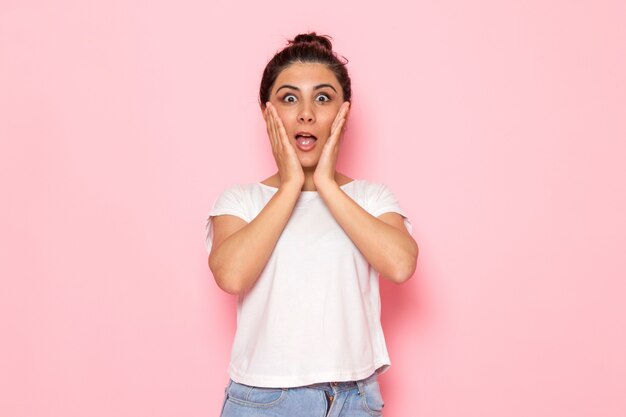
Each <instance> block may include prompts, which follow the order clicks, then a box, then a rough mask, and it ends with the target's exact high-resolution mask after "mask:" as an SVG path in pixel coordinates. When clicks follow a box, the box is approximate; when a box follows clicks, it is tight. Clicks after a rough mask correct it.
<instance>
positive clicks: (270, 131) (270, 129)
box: [265, 107, 276, 151]
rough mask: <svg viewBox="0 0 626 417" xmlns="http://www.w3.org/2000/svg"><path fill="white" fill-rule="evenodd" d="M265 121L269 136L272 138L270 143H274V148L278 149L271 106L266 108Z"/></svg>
mask: <svg viewBox="0 0 626 417" xmlns="http://www.w3.org/2000/svg"><path fill="white" fill-rule="evenodd" d="M265 122H266V127H267V136H268V137H269V139H270V144H271V145H272V150H273V151H276V139H275V138H274V127H273V126H272V123H273V122H272V117H271V115H270V109H269V107H266V108H265Z"/></svg>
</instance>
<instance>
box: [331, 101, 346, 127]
mask: <svg viewBox="0 0 626 417" xmlns="http://www.w3.org/2000/svg"><path fill="white" fill-rule="evenodd" d="M349 107H350V102H349V101H345V102H343V103H342V104H341V107H340V108H339V111H338V112H337V115H336V116H335V120H334V121H333V124H332V130H334V129H335V128H336V127H337V123H338V122H339V120H341V118H342V117H345V115H346V112H347V110H348V108H349Z"/></svg>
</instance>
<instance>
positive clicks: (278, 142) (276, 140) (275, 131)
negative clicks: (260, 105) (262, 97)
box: [269, 104, 283, 151]
mask: <svg viewBox="0 0 626 417" xmlns="http://www.w3.org/2000/svg"><path fill="white" fill-rule="evenodd" d="M275 113H276V109H274V107H273V106H272V105H271V104H270V107H269V117H270V120H271V121H272V136H273V138H274V144H275V146H276V150H278V151H281V150H282V148H283V144H282V142H281V140H280V136H279V134H278V128H277V126H276V116H275Z"/></svg>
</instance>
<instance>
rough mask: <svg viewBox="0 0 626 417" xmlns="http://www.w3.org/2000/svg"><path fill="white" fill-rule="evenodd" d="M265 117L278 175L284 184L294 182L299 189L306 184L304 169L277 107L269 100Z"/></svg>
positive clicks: (266, 104)
mask: <svg viewBox="0 0 626 417" xmlns="http://www.w3.org/2000/svg"><path fill="white" fill-rule="evenodd" d="M263 118H264V119H265V124H266V126H267V135H268V136H269V139H270V143H271V145H272V153H273V154H274V159H275V160H276V166H277V167H278V175H279V177H280V183H281V186H282V185H284V184H285V185H286V184H293V185H294V187H295V186H297V187H298V188H299V189H300V188H302V185H303V184H304V171H303V170H302V165H301V164H300V159H298V154H297V153H296V148H295V147H294V146H293V145H292V144H291V142H290V141H289V137H288V136H287V132H286V131H285V126H284V125H283V122H282V120H281V119H280V116H279V115H278V112H277V111H276V108H274V106H273V105H272V104H271V103H270V102H269V101H268V102H267V103H265V111H264V112H263Z"/></svg>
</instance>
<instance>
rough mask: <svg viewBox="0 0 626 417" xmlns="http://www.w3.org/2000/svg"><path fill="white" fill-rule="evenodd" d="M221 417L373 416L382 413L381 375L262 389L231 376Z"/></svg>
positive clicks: (374, 374)
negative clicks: (354, 379) (379, 377)
mask: <svg viewBox="0 0 626 417" xmlns="http://www.w3.org/2000/svg"><path fill="white" fill-rule="evenodd" d="M224 391H225V395H224V404H223V405H222V412H221V414H220V417H252V416H268V417H269V416H271V417H280V416H285V417H370V416H382V410H383V407H384V402H383V398H382V395H381V393H380V387H379V385H378V374H376V373H373V374H372V375H370V376H369V377H367V378H364V379H361V380H359V381H349V382H330V383H318V384H312V385H305V386H300V387H292V388H261V387H253V386H250V385H244V384H240V383H238V382H235V381H233V380H232V379H229V381H228V385H227V386H226V389H225V390H224Z"/></svg>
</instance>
